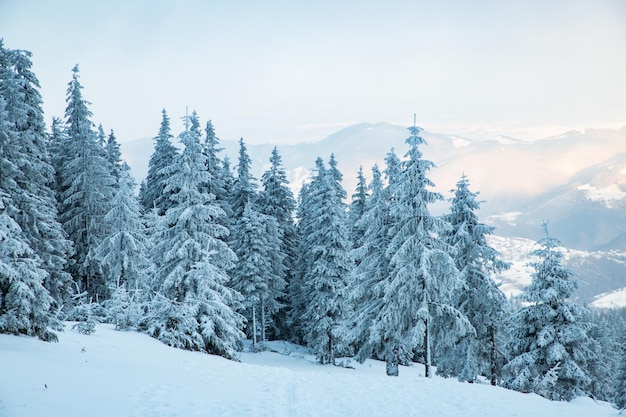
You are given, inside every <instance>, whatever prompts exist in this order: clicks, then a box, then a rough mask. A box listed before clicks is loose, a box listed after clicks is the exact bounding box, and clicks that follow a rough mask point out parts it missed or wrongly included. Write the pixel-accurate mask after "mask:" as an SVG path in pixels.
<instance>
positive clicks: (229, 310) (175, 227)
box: [146, 112, 244, 359]
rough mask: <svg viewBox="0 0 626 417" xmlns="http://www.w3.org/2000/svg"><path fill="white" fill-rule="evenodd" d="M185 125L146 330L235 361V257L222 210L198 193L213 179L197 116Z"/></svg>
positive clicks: (239, 321) (238, 321)
mask: <svg viewBox="0 0 626 417" xmlns="http://www.w3.org/2000/svg"><path fill="white" fill-rule="evenodd" d="M187 123H188V124H189V128H188V129H186V130H185V132H183V133H182V134H181V136H180V140H181V142H182V143H183V145H184V146H185V149H184V150H183V152H182V153H181V154H180V156H178V157H177V158H176V161H175V164H174V165H173V166H174V167H176V170H175V171H173V172H172V173H171V175H170V176H169V177H168V179H167V181H166V185H165V189H164V192H165V193H169V192H172V193H173V194H172V196H171V199H172V200H173V202H174V205H173V206H172V207H170V208H169V209H168V210H167V212H166V214H165V217H166V218H165V224H164V225H163V227H162V232H161V234H160V236H159V238H158V239H159V244H158V245H157V246H156V247H155V251H156V253H157V254H158V256H159V257H160V258H161V259H162V260H161V262H160V263H159V269H158V270H157V276H158V281H159V283H160V284H159V288H160V290H159V293H158V294H157V295H156V296H155V297H154V299H153V301H152V303H153V306H152V309H151V312H150V316H149V318H148V319H147V322H146V325H147V331H148V333H149V334H151V335H152V336H153V337H156V338H158V339H159V340H161V341H163V342H164V343H167V344H168V345H171V346H176V347H180V348H184V349H189V350H197V351H201V352H207V353H212V354H217V355H221V356H224V357H226V358H231V359H235V358H236V357H237V354H236V351H235V349H236V347H237V344H238V343H239V341H240V340H241V339H242V338H243V337H244V335H243V333H242V331H241V328H242V327H243V317H242V316H241V315H240V314H238V313H237V312H236V310H238V309H239V308H240V301H241V295H240V294H239V293H237V292H236V291H234V290H232V289H230V288H228V287H227V286H226V284H227V282H228V281H229V276H228V271H229V270H231V269H232V268H233V266H234V262H235V261H236V256H235V254H234V253H233V252H232V250H230V249H229V248H228V246H227V245H226V244H225V243H224V241H223V240H222V238H223V237H224V236H226V235H227V234H228V230H227V229H226V228H225V227H224V226H222V225H221V219H222V218H223V217H224V215H225V213H224V211H223V210H222V209H221V208H220V207H219V206H218V205H217V204H215V200H214V196H213V195H212V194H207V193H201V192H200V187H201V186H202V184H207V183H209V182H210V180H211V178H210V176H209V173H208V171H207V170H206V156H205V155H204V154H203V153H202V149H201V144H200V131H199V123H198V119H197V116H196V114H195V112H194V113H193V114H192V116H191V117H190V118H189V120H188V122H187Z"/></svg>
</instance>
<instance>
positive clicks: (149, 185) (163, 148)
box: [139, 109, 178, 215]
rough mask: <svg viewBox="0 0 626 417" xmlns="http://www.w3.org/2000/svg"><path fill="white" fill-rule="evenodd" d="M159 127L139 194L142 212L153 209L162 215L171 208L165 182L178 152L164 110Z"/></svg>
mask: <svg viewBox="0 0 626 417" xmlns="http://www.w3.org/2000/svg"><path fill="white" fill-rule="evenodd" d="M161 115H162V117H161V127H160V128H159V133H158V135H157V136H156V137H155V138H154V141H155V143H154V152H153V153H152V155H151V156H150V161H149V162H148V175H147V177H146V180H145V186H144V188H143V192H141V193H140V194H139V198H140V201H141V205H142V207H143V209H144V212H146V213H147V212H149V211H150V210H152V208H153V207H157V208H158V209H159V211H158V212H159V214H160V215H163V214H165V212H166V211H167V209H168V208H170V207H171V205H172V202H171V201H170V195H171V192H170V193H165V191H164V190H165V182H166V181H167V177H168V173H167V170H168V169H169V167H171V166H172V165H173V163H174V160H175V158H176V155H178V150H177V149H176V147H175V146H174V145H172V139H173V138H174V136H173V135H172V132H171V129H170V119H169V117H168V116H167V112H166V111H165V109H163V110H162V112H161Z"/></svg>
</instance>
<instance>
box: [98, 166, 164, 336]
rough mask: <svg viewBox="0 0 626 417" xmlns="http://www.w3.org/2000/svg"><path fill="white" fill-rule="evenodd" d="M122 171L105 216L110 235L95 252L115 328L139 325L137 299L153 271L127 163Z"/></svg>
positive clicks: (133, 182) (132, 180) (140, 296)
mask: <svg viewBox="0 0 626 417" xmlns="http://www.w3.org/2000/svg"><path fill="white" fill-rule="evenodd" d="M121 168H122V169H121V172H120V174H119V180H118V187H117V191H116V193H115V196H114V197H113V200H112V204H111V209H110V210H109V212H108V213H107V214H106V216H105V217H104V221H105V222H107V223H108V227H107V230H108V231H109V234H108V235H107V236H106V237H105V238H104V239H103V240H102V242H101V243H100V245H99V246H98V248H97V249H96V256H97V259H98V262H99V263H100V265H102V269H103V271H102V272H103V275H104V278H105V283H106V286H107V288H108V290H109V299H110V300H109V302H108V306H107V307H108V308H107V309H108V310H109V313H110V316H111V317H112V319H113V321H114V322H115V324H116V326H117V327H118V328H130V327H134V326H136V325H137V324H138V321H139V317H138V314H137V310H138V306H139V300H141V298H142V294H141V292H142V291H144V290H145V288H146V286H147V283H148V282H147V279H148V274H149V273H150V272H151V269H152V268H151V263H150V260H149V256H148V249H147V247H146V234H145V231H144V224H143V223H142V221H141V217H140V206H139V202H138V201H137V199H136V198H135V196H134V190H135V181H134V179H133V178H132V176H131V173H130V167H129V166H128V165H127V164H123V165H122V167H121ZM122 304H123V305H122Z"/></svg>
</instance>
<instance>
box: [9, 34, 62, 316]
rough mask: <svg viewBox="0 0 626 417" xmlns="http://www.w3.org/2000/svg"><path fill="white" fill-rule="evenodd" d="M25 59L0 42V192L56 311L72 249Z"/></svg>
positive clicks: (36, 85) (35, 88) (38, 101)
mask: <svg viewBox="0 0 626 417" xmlns="http://www.w3.org/2000/svg"><path fill="white" fill-rule="evenodd" d="M30 57H31V55H30V53H29V52H27V51H12V50H7V49H4V48H3V46H2V42H1V41H0V102H2V103H3V104H2V103H0V112H2V115H0V119H2V120H1V121H0V136H1V138H0V158H2V159H3V161H2V162H1V164H2V165H3V166H2V167H1V168H2V169H1V170H0V172H2V174H0V188H2V189H4V190H5V192H7V193H9V194H10V195H11V200H12V204H13V205H14V206H15V207H16V209H17V211H16V212H15V213H14V214H13V219H14V220H15V221H16V222H17V223H18V225H19V226H20V228H21V229H22V233H23V235H24V237H25V239H26V241H27V243H28V244H29V246H30V247H31V249H32V250H33V251H34V252H35V253H36V254H37V255H38V257H39V258H40V259H41V261H42V264H41V268H43V269H44V270H45V271H46V272H47V275H46V277H45V280H44V283H43V284H44V286H45V288H46V289H47V290H48V291H49V292H50V295H51V296H52V297H53V299H54V301H53V308H54V309H59V308H61V307H62V306H63V305H64V304H66V303H68V302H69V300H70V298H71V291H72V286H71V285H69V284H70V283H71V281H72V278H71V276H70V275H69V274H68V273H67V272H66V267H67V264H68V258H69V256H71V254H72V245H71V242H70V241H69V240H67V238H66V236H65V234H64V233H63V229H62V227H61V224H60V223H59V221H58V211H57V202H56V196H55V192H54V188H55V175H54V168H53V166H52V164H51V161H50V158H49V156H48V150H47V146H48V143H47V136H46V132H45V124H44V121H43V109H42V104H43V103H42V99H41V96H40V94H39V91H38V89H39V81H38V80H37V77H36V76H35V74H34V73H33V72H32V71H31V66H32V62H31V60H30ZM6 164H9V165H10V166H11V167H12V168H11V167H9V165H6Z"/></svg>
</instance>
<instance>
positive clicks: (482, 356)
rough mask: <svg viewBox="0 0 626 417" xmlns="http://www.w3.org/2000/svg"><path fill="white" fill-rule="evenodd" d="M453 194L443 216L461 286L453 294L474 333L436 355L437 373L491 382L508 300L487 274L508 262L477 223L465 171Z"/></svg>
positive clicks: (497, 372) (499, 360) (500, 357)
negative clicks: (482, 377) (449, 228)
mask: <svg viewBox="0 0 626 417" xmlns="http://www.w3.org/2000/svg"><path fill="white" fill-rule="evenodd" d="M452 192H454V198H452V199H451V203H452V207H451V210H450V214H448V215H447V216H445V218H446V220H447V221H448V223H450V225H451V226H452V229H451V230H450V231H449V232H448V233H447V234H446V235H447V240H448V244H449V245H450V247H451V249H452V256H453V257H454V260H455V263H456V267H457V269H458V270H459V272H460V275H461V279H462V280H463V281H464V284H465V285H464V287H463V289H462V291H460V292H459V294H458V300H457V307H458V309H459V310H460V311H461V312H462V313H463V314H464V315H465V316H466V317H467V318H468V319H469V321H470V323H471V324H472V326H473V328H474V330H475V333H471V334H468V335H466V336H465V337H464V338H462V339H461V340H459V341H457V343H455V344H454V345H453V346H452V347H451V348H450V349H447V350H446V352H445V353H444V354H443V355H441V356H440V357H439V360H438V362H437V372H438V373H439V374H442V375H446V376H451V375H452V376H457V377H458V378H459V380H461V381H469V382H474V381H475V380H476V378H477V377H478V376H479V375H482V376H485V377H487V378H489V380H490V382H491V385H496V384H497V382H498V380H499V379H500V377H501V368H502V366H503V365H504V352H505V346H504V343H505V341H504V337H503V333H504V332H503V330H504V325H505V320H506V319H507V318H508V317H507V313H508V308H507V307H508V304H507V300H506V297H505V296H504V293H502V291H500V289H499V288H498V286H497V284H496V282H495V281H494V280H493V278H492V276H491V274H494V273H499V272H501V271H502V270H504V269H507V268H508V267H509V264H508V263H506V262H503V261H502V260H501V259H500V258H499V254H498V252H497V251H496V250H495V249H493V248H492V247H490V246H489V245H488V243H487V239H486V237H487V236H488V235H490V234H492V233H493V229H494V228H493V227H490V226H487V225H485V224H483V223H480V222H479V221H478V217H477V215H476V212H477V211H478V209H479V208H480V202H479V201H477V200H476V197H477V196H478V193H474V192H472V191H470V189H469V180H468V179H467V177H466V176H465V175H463V176H462V177H461V179H460V180H459V181H458V182H457V184H456V189H455V190H452Z"/></svg>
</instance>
